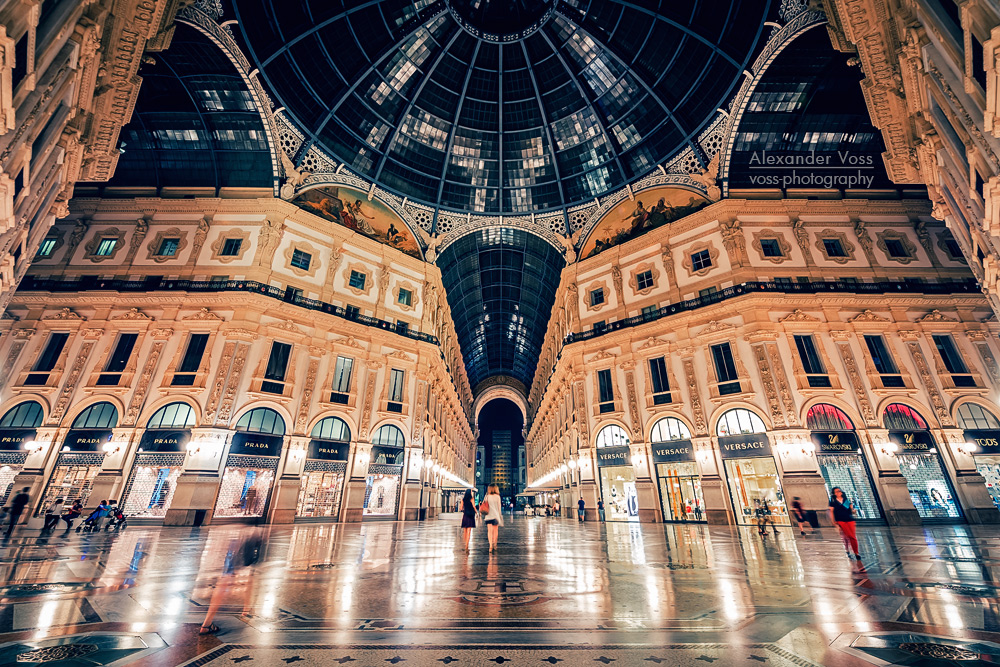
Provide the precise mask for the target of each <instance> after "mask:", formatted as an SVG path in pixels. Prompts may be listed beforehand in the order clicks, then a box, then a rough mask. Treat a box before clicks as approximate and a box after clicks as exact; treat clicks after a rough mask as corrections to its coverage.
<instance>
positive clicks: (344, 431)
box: [309, 417, 398, 442]
mask: <svg viewBox="0 0 1000 667" xmlns="http://www.w3.org/2000/svg"><path fill="white" fill-rule="evenodd" d="M397 430H398V429H397ZM309 437H311V438H319V439H321V440H336V441H337V442H350V441H351V428H350V427H349V426H348V425H347V422H345V421H344V420H343V419H341V418H340V417H327V418H326V419H321V420H320V421H319V423H318V424H316V425H315V426H313V430H312V433H310V434H309Z"/></svg>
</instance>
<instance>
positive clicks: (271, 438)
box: [229, 433, 284, 456]
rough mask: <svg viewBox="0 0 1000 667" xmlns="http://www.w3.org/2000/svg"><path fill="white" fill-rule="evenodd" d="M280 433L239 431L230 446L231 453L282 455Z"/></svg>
mask: <svg viewBox="0 0 1000 667" xmlns="http://www.w3.org/2000/svg"><path fill="white" fill-rule="evenodd" d="M282 440H284V438H282V437H281V436H280V435H263V434H262V433H237V434H236V435H234V436H233V443H232V445H230V447H229V453H230V454H256V455H258V456H280V455H281V443H282Z"/></svg>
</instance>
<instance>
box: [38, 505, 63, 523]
mask: <svg viewBox="0 0 1000 667" xmlns="http://www.w3.org/2000/svg"><path fill="white" fill-rule="evenodd" d="M62 511H63V499H62V498H56V499H55V501H54V502H53V503H52V504H51V505H49V508H48V509H47V510H45V525H43V526H42V530H52V529H53V528H55V527H56V524H58V523H59V518H60V517H61V516H62Z"/></svg>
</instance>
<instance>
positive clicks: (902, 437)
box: [889, 431, 934, 452]
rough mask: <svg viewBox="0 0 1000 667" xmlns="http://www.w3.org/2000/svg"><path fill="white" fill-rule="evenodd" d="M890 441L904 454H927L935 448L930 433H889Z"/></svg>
mask: <svg viewBox="0 0 1000 667" xmlns="http://www.w3.org/2000/svg"><path fill="white" fill-rule="evenodd" d="M889 440H891V441H892V442H894V443H896V444H897V445H899V448H900V450H902V451H904V452H926V451H930V449H931V447H933V446H934V440H933V439H932V438H931V434H930V432H929V431H889Z"/></svg>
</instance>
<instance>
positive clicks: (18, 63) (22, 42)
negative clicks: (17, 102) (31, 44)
mask: <svg viewBox="0 0 1000 667" xmlns="http://www.w3.org/2000/svg"><path fill="white" fill-rule="evenodd" d="M30 32H31V31H30V30H25V31H24V34H23V35H21V39H19V40H17V43H15V44H14V69H13V70H12V71H11V79H10V89H11V92H13V93H15V94H16V93H17V87H18V86H19V85H20V84H21V82H22V81H24V77H26V76H28V33H30Z"/></svg>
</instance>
